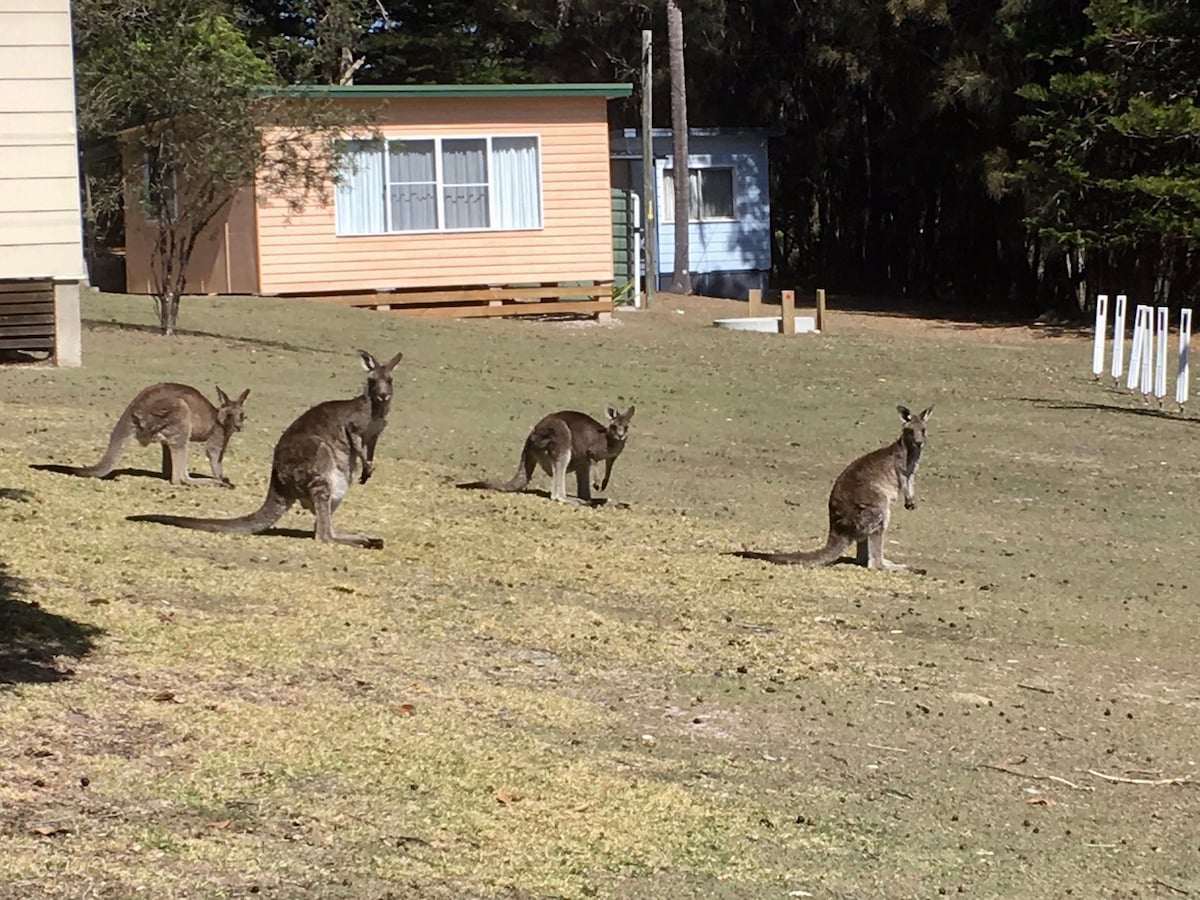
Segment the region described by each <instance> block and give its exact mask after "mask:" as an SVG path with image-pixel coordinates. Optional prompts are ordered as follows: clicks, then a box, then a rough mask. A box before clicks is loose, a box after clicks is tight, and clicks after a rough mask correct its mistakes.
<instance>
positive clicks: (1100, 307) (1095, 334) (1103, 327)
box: [1092, 294, 1108, 378]
mask: <svg viewBox="0 0 1200 900" xmlns="http://www.w3.org/2000/svg"><path fill="white" fill-rule="evenodd" d="M1107 332H1108V294H1097V295H1096V327H1095V328H1094V329H1093V330H1092V374H1093V375H1095V376H1096V377H1097V378H1099V377H1100V373H1101V372H1103V371H1104V341H1105V339H1106V338H1107V337H1108V334H1107Z"/></svg>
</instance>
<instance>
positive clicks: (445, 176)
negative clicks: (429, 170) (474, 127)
mask: <svg viewBox="0 0 1200 900" xmlns="http://www.w3.org/2000/svg"><path fill="white" fill-rule="evenodd" d="M442 184H443V185H444V187H443V191H444V194H443V196H444V198H445V201H444V202H445V207H446V227H447V228H487V227H488V224H489V216H488V172H487V141H486V140H485V139H483V138H479V139H470V140H445V141H442Z"/></svg>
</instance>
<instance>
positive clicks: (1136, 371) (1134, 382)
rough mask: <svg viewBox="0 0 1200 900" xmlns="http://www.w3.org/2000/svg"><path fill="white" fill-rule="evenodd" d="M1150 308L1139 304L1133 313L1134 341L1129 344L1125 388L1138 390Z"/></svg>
mask: <svg viewBox="0 0 1200 900" xmlns="http://www.w3.org/2000/svg"><path fill="white" fill-rule="evenodd" d="M1149 309H1150V307H1148V306H1143V305H1142V304H1140V303H1139V304H1138V306H1137V309H1135V310H1134V311H1133V340H1131V341H1130V342H1129V377H1128V378H1126V379H1125V387H1127V388H1129V390H1131V391H1132V390H1136V389H1137V386H1138V376H1140V375H1141V372H1142V348H1143V347H1144V346H1145V344H1146V342H1145V340H1143V338H1144V335H1143V332H1144V331H1145V330H1146V313H1147V312H1148V311H1149Z"/></svg>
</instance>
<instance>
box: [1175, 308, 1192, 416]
mask: <svg viewBox="0 0 1200 900" xmlns="http://www.w3.org/2000/svg"><path fill="white" fill-rule="evenodd" d="M1191 340H1192V311H1191V310H1190V309H1181V310H1180V311H1179V374H1178V376H1176V378H1175V402H1176V403H1178V404H1179V405H1180V406H1183V404H1185V403H1187V401H1188V344H1190V343H1191Z"/></svg>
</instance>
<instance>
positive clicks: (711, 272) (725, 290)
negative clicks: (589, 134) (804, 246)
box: [612, 129, 771, 298]
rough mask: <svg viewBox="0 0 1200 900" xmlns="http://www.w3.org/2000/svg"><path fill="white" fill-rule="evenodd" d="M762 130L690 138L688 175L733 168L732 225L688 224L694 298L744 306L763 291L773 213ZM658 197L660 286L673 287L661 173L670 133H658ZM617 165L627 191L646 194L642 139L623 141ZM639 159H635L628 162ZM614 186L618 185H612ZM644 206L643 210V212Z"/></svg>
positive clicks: (702, 132)
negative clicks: (750, 293)
mask: <svg viewBox="0 0 1200 900" xmlns="http://www.w3.org/2000/svg"><path fill="white" fill-rule="evenodd" d="M768 136H769V132H767V131H766V130H765V129H756V130H755V129H747V130H733V129H730V130H722V129H693V130H691V131H690V132H689V135H688V168H695V169H704V168H729V169H731V170H732V173H733V209H734V216H733V218H732V219H721V220H714V221H700V222H691V223H690V224H689V226H688V261H689V266H688V268H689V271H690V272H691V274H692V286H693V290H695V292H696V293H700V294H708V295H710V296H717V297H739V298H744V297H745V296H746V291H747V290H748V289H750V288H766V286H767V281H768V276H769V273H770V270H771V205H770V189H769V181H768V173H767V163H768V157H767V138H768ZM652 146H653V155H654V190H655V193H656V197H657V200H658V202H657V203H656V205H655V209H656V210H657V211H658V219H657V228H656V232H655V233H656V235H657V239H658V240H657V243H658V258H657V261H658V266H657V268H658V271H659V276H660V277H659V283H660V284H665V283H666V282H667V281H669V280H670V276H671V274H672V272H673V271H674V265H675V224H674V221H673V220H666V219H664V218H663V217H662V215H661V212H662V209H663V204H662V196H663V192H664V190H665V185H664V183H663V182H664V178H663V173H664V172H665V171H668V170H670V169H671V168H672V162H673V160H672V155H673V148H672V145H671V135H670V132H669V130H660V129H656V130H655V131H654V132H653V145H652ZM612 148H613V151H614V157H615V158H617V159H620V158H621V157H622V155H623V156H624V158H625V159H626V160H627V161H628V165H629V187H630V188H631V189H632V190H633V192H634V193H637V194H639V195H640V194H641V192H642V163H641V159H640V156H641V142H640V138H639V137H637V136H636V134H634V133H632V132H629V131H627V132H622V133H618V136H615V137H614V138H613V141H612ZM631 157H637V158H631ZM614 183H615V182H614ZM644 208H645V207H644V205H643V209H644Z"/></svg>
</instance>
